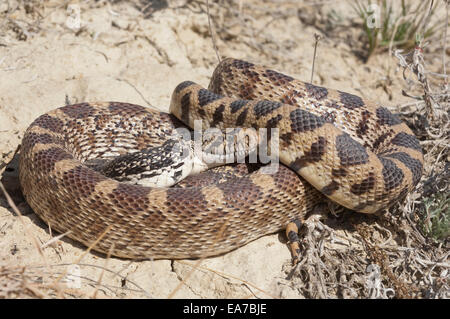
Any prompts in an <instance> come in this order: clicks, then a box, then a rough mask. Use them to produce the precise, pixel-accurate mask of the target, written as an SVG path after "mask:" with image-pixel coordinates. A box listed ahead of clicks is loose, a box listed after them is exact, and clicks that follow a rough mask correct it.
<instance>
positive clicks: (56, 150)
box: [19, 59, 423, 259]
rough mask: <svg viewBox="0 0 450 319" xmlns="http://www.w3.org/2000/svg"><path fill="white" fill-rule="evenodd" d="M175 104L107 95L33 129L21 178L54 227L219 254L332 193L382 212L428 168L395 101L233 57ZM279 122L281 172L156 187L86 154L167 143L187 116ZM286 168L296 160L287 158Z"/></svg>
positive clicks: (99, 246)
mask: <svg viewBox="0 0 450 319" xmlns="http://www.w3.org/2000/svg"><path fill="white" fill-rule="evenodd" d="M170 112H171V113H172V114H173V115H175V116H176V117H177V118H178V119H179V120H178V119H177V118H175V117H174V116H173V115H171V114H167V113H164V112H159V111H155V110H152V109H148V108H144V107H142V106H139V105H133V104H126V103H118V102H102V103H82V104H76V105H69V106H64V107H61V108H58V109H55V110H53V111H50V112H48V113H46V114H44V115H42V116H40V117H39V118H37V119H36V120H35V121H34V122H33V123H32V124H31V125H30V127H29V128H28V129H27V131H26V132H25V135H24V138H23V141H22V148H21V155H20V175H19V176H20V183H21V187H22V191H23V194H24V196H25V198H26V200H27V202H28V203H29V204H30V206H31V207H32V208H33V210H34V211H35V212H36V213H37V214H38V215H39V216H40V217H41V218H42V219H43V220H44V221H45V222H47V223H48V224H49V225H50V226H51V227H52V228H53V229H55V230H57V231H60V232H66V231H70V233H69V234H68V236H69V237H71V238H73V239H75V240H77V241H79V242H82V243H83V244H85V245H87V246H89V245H91V244H93V243H94V242H96V240H97V239H98V238H99V237H101V236H102V237H101V239H100V240H99V241H98V242H97V243H96V244H95V246H94V247H93V249H95V250H97V251H101V252H105V253H108V252H112V254H113V255H116V256H120V257H127V258H134V259H142V258H195V257H206V256H212V255H218V254H221V253H224V252H228V251H230V250H232V249H235V248H237V247H240V246H242V245H244V244H245V243H247V242H249V241H251V240H254V239H256V238H258V237H261V236H263V235H265V234H269V233H274V232H276V231H278V230H280V229H283V228H285V227H286V225H287V224H288V223H290V222H291V221H293V220H294V219H301V218H302V217H304V216H305V214H306V213H307V212H308V211H310V210H311V209H312V208H313V207H314V206H315V205H317V204H318V203H319V202H321V201H323V199H324V196H326V197H328V198H329V199H330V200H332V201H334V202H336V203H338V204H340V205H342V206H345V207H347V208H349V209H352V210H355V211H358V212H362V213H375V212H378V211H380V210H383V209H385V208H386V207H389V206H390V205H392V204H393V203H395V202H397V201H398V200H399V199H401V198H403V197H404V196H405V195H406V194H407V193H408V192H410V191H411V190H412V189H413V188H414V186H415V185H416V184H417V183H418V181H419V180H420V178H421V175H422V169H423V155H422V151H421V147H420V145H419V142H418V140H417V139H416V137H415V136H414V135H413V133H412V132H411V130H410V129H409V128H408V127H407V126H406V125H405V124H404V123H402V122H401V121H400V120H399V119H398V118H397V117H396V116H395V115H393V114H391V112H389V111H388V110H387V108H385V107H383V106H381V105H378V104H376V103H374V102H370V101H367V100H364V99H362V98H360V97H358V96H356V95H352V94H349V93H345V92H341V91H336V90H331V89H327V88H324V87H320V86H315V85H312V84H309V83H304V82H301V81H299V80H296V79H294V78H292V77H290V76H287V75H284V74H281V73H279V72H276V71H273V70H270V69H267V68H265V67H263V66H258V65H255V64H252V63H249V62H245V61H241V60H236V59H225V60H223V61H222V62H221V63H220V64H219V65H218V66H217V68H216V69H215V71H214V73H213V76H212V79H211V82H210V86H209V89H208V90H207V89H205V88H202V87H201V86H199V85H197V84H195V83H193V82H189V81H188V82H183V83H181V84H179V85H178V86H177V87H176V88H175V90H174V92H173V94H172V101H171V106H170ZM195 120H201V121H202V125H203V128H207V127H218V128H221V129H224V128H227V127H248V128H255V129H258V128H276V129H278V133H279V134H278V135H279V158H280V161H281V162H282V163H283V164H284V165H285V166H280V169H279V170H278V172H277V173H275V174H265V173H262V172H261V171H260V170H257V171H255V172H252V173H249V174H246V175H243V176H240V177H234V178H230V179H227V180H225V181H220V182H217V183H206V184H203V185H200V186H196V185H194V186H192V185H190V186H187V187H177V188H164V189H161V188H151V187H143V186H140V185H130V184H126V183H122V182H118V181H116V180H113V179H111V178H108V177H106V176H104V175H102V174H100V173H98V172H96V171H94V170H92V169H91V168H89V167H87V166H86V165H85V164H84V163H85V162H86V161H89V160H93V159H96V158H111V157H114V156H118V155H122V154H124V153H128V152H135V151H139V150H142V149H145V148H147V147H148V145H161V144H162V143H163V141H164V139H165V138H167V136H170V135H171V134H172V133H173V131H174V130H175V129H176V128H179V127H181V126H183V123H184V124H186V125H187V126H189V127H193V124H194V121H195ZM287 167H288V168H287Z"/></svg>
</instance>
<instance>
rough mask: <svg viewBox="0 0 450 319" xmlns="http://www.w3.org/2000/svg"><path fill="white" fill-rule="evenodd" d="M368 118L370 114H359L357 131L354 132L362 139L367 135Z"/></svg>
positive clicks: (365, 111) (365, 112)
mask: <svg viewBox="0 0 450 319" xmlns="http://www.w3.org/2000/svg"><path fill="white" fill-rule="evenodd" d="M369 118H370V112H369V111H367V110H364V111H362V112H361V121H360V122H359V123H358V129H357V130H356V135H357V136H359V137H362V136H363V135H365V134H366V133H367V130H368V129H369V125H368V121H369Z"/></svg>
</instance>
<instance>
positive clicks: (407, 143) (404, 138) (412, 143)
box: [391, 132, 422, 152]
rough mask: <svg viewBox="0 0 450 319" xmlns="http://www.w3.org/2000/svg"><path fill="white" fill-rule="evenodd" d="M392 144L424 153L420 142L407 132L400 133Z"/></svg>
mask: <svg viewBox="0 0 450 319" xmlns="http://www.w3.org/2000/svg"><path fill="white" fill-rule="evenodd" d="M391 143H392V144H394V145H397V146H403V147H407V148H411V149H413V150H416V151H419V152H421V151H422V147H421V146H420V144H419V141H418V140H417V138H416V137H415V136H414V135H410V134H407V133H405V132H400V133H398V134H397V135H395V136H394V138H393V139H392V140H391Z"/></svg>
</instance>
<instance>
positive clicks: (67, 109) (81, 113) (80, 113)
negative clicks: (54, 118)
mask: <svg viewBox="0 0 450 319" xmlns="http://www.w3.org/2000/svg"><path fill="white" fill-rule="evenodd" d="M60 110H61V111H63V112H64V114H66V115H67V116H69V117H71V118H76V119H82V118H86V117H88V116H89V115H91V114H92V113H94V111H95V109H94V107H93V106H91V105H89V103H80V104H73V105H67V106H64V107H61V108H60Z"/></svg>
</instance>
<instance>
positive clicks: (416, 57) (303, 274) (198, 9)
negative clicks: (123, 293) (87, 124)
mask: <svg viewBox="0 0 450 319" xmlns="http://www.w3.org/2000/svg"><path fill="white" fill-rule="evenodd" d="M209 2H210V14H211V29H212V33H213V35H214V39H215V44H214V45H215V46H217V51H218V54H219V55H226V54H229V53H230V51H229V49H227V47H233V46H234V45H236V43H240V44H245V46H246V47H247V48H248V50H254V51H255V52H257V55H259V56H261V57H264V59H265V61H266V63H265V64H273V65H277V66H278V68H279V69H285V70H290V69H292V68H296V67H298V62H297V61H298V60H299V57H298V55H297V52H298V51H296V49H298V48H297V46H296V44H295V43H293V42H292V41H289V40H288V39H285V38H283V37H280V38H278V37H274V36H273V35H272V34H271V33H270V32H267V28H270V26H271V25H272V24H273V23H279V22H280V21H283V20H284V19H287V18H289V17H292V16H293V15H296V16H297V17H298V19H299V20H300V21H301V22H302V23H303V24H304V25H305V26H308V27H309V28H313V29H314V30H315V32H316V33H317V34H318V35H320V37H321V38H322V39H321V40H319V43H318V45H317V54H318V55H319V56H320V55H321V53H322V52H321V41H327V43H334V44H335V47H336V50H338V49H339V47H340V46H341V45H344V44H345V45H346V46H348V47H349V48H351V49H350V52H352V53H353V54H354V55H355V56H357V57H359V58H360V60H359V62H360V66H359V67H361V68H363V67H364V62H367V58H368V57H369V56H370V57H371V60H372V59H373V56H376V55H385V56H390V57H391V58H392V59H395V57H396V58H397V62H398V69H393V68H390V69H388V70H387V71H386V74H385V75H384V76H383V80H382V81H380V83H379V86H381V87H382V88H383V90H384V91H385V92H387V93H388V95H389V96H390V97H391V98H392V99H393V101H392V103H395V100H396V98H399V97H401V96H402V95H403V97H406V98H407V100H405V99H403V100H402V101H406V102H404V103H403V102H402V103H401V104H397V105H396V108H395V109H394V110H396V111H397V113H398V115H399V116H400V117H401V118H402V119H403V120H404V121H405V122H406V123H407V124H408V125H409V126H410V127H411V129H412V130H413V131H414V133H415V134H416V135H417V136H418V138H419V139H420V142H421V145H422V147H423V150H424V153H425V160H426V164H425V171H424V175H423V177H422V180H421V181H420V183H419V185H418V187H417V189H416V191H415V192H413V193H411V194H409V195H408V196H407V198H406V200H405V201H404V202H402V203H401V204H398V205H396V206H395V207H394V208H392V209H390V210H389V211H386V212H385V213H384V214H382V215H379V216H362V215H358V214H356V215H355V214H353V213H350V212H345V211H344V212H340V213H336V215H330V214H325V213H323V212H317V214H314V215H312V216H311V218H310V219H309V220H308V223H307V227H305V229H304V230H303V231H302V236H301V238H302V243H301V244H302V245H301V247H302V250H303V259H302V260H301V262H300V263H299V265H297V266H296V267H294V268H293V267H292V266H291V265H289V264H286V266H285V269H284V270H283V271H284V279H283V280H281V283H280V284H281V285H285V286H289V287H292V288H293V289H295V290H297V291H298V293H299V295H300V296H304V297H306V298H449V297H450V287H449V286H450V283H449V270H450V262H449V253H450V251H449V245H450V243H449V235H450V233H449V224H450V215H449V210H450V208H449V205H450V189H449V183H448V181H449V180H450V164H449V160H450V151H449V147H450V136H449V135H450V134H449V132H450V129H449V116H450V112H449V111H450V109H449V102H450V101H449V100H450V97H449V91H448V88H449V86H448V76H447V67H446V66H447V64H448V63H447V61H448V59H449V55H450V48H448V47H447V42H448V41H447V39H448V37H449V32H448V31H447V25H448V10H449V8H448V6H449V4H448V2H447V4H446V3H445V1H437V0H436V1H422V2H421V3H422V4H420V9H417V8H416V9H414V8H412V11H411V12H408V13H407V14H404V15H402V16H401V17H400V18H398V19H397V20H396V21H397V22H394V23H393V24H392V25H390V26H389V25H386V26H383V28H385V29H386V30H385V31H386V32H385V33H386V36H385V37H384V38H383V37H382V35H381V34H378V35H377V34H373V33H370V34H369V33H368V32H369V31H370V30H369V31H368V30H364V29H363V28H361V25H363V21H362V20H361V17H358V10H360V11H359V13H361V10H363V8H364V6H365V5H366V2H362V1H361V2H359V7H357V8H356V9H355V14H354V18H353V19H351V20H349V19H347V18H343V17H342V15H341V12H340V11H339V9H338V8H337V9H331V10H330V6H329V5H328V4H329V3H330V2H328V1H298V2H297V1H283V0H278V1H275V0H265V1H256V0H255V1H238V0H234V1H225V0H224V1H221V0H219V1H212V0H210V1H209ZM331 2H334V1H331ZM388 2H391V1H388ZM68 3H69V1H65V2H61V3H59V4H56V3H55V2H54V1H53V2H51V1H37V0H36V1H33V0H28V1H27V0H22V1H12V0H7V1H6V6H5V4H3V5H2V6H1V7H0V46H6V45H7V44H6V43H4V42H2V36H9V37H10V38H11V37H13V38H15V40H14V41H29V40H30V39H31V38H33V36H34V35H35V34H38V33H42V32H46V24H45V20H46V15H45V14H44V13H43V12H44V11H46V12H49V9H48V8H47V10H44V7H45V6H49V7H50V8H51V9H50V11H51V10H64V8H65V6H66V5H67V4H68ZM119 3H122V4H123V3H129V5H131V6H134V7H135V8H138V10H140V11H141V13H142V19H152V15H153V14H154V13H155V12H157V11H158V10H180V11H179V12H181V13H182V12H184V11H183V10H188V11H190V12H194V13H195V14H198V15H199V16H202V15H206V11H207V7H206V5H205V1H200V0H198V1H196V0H192V1H167V2H166V1H164V0H160V1H144V0H141V1H139V0H132V1H120V0H116V1H113V0H111V1H85V3H84V4H83V10H87V9H89V7H90V6H92V7H98V6H100V5H105V6H107V7H108V8H109V9H108V10H114V6H115V5H117V4H119ZM431 6H432V8H433V10H434V11H433V12H435V13H436V12H437V13H444V14H441V15H440V16H438V17H436V16H435V15H434V14H433V16H432V17H431V18H428V16H426V15H423V12H427V14H428V12H431V10H430V11H428V8H430V7H431ZM414 10H418V11H420V15H421V21H425V22H427V23H425V22H424V23H422V24H421V25H414V26H412V27H411V26H410V27H411V28H414V30H408V29H407V28H408V26H405V25H404V24H405V22H408V21H410V20H411V19H413V18H414V12H415V13H416V14H419V13H418V12H417V11H414ZM427 19H430V21H431V22H430V21H426V20H427ZM399 21H400V22H399ZM198 28H199V29H198V30H197V32H198V33H199V34H202V35H203V36H204V37H205V38H210V30H209V29H208V28H205V27H204V25H199V27H198ZM402 28H403V29H402ZM405 28H406V29H405ZM398 29H401V30H402V32H404V35H402V36H403V38H402V39H401V43H396V42H395V41H396V40H395V39H397V36H396V32H397V31H396V30H398ZM423 30H426V31H425V32H424V31H423ZM430 30H431V31H430ZM388 31H389V32H388ZM412 31H414V32H412ZM78 32H79V33H80V34H81V33H83V32H84V30H83V29H80V30H79V31H78ZM130 32H132V31H130ZM370 32H371V31H370ZM421 32H422V33H421ZM416 33H419V34H422V36H424V38H423V39H418V40H419V42H418V43H414V45H411V42H410V41H411V36H414V37H415V35H416ZM374 37H375V38H378V39H379V40H376V39H374ZM386 39H391V40H392V41H387V42H386ZM383 41H384V42H383ZM311 43H312V45H313V41H311ZM405 44H408V45H405ZM312 45H311V48H312ZM401 45H403V46H401ZM212 46H213V42H211V47H212ZM401 47H402V48H403V51H399V49H400V48H401ZM311 48H307V50H308V51H311V50H312V49H311ZM227 50H228V51H227ZM161 55H162V56H164V53H161ZM1 58H2V57H1V55H0V65H1ZM204 59H206V60H207V61H209V62H210V63H215V61H214V60H215V57H214V55H210V56H209V57H207V58H204ZM169 62H170V61H169ZM316 63H318V62H317V61H316ZM311 64H312V61H311ZM316 67H318V66H317V65H316ZM319 67H320V65H319ZM384 70H386V69H384ZM315 78H316V77H315ZM394 82H395V83H396V85H397V86H394V85H393V83H394ZM398 86H401V87H403V90H402V91H400V92H399V90H398V89H397V88H398ZM392 87H395V89H394V90H397V91H393V89H392ZM1 151H2V152H6V151H8V150H1ZM4 164H6V162H5V163H4ZM2 165H3V164H2ZM3 166H4V165H3ZM12 206H14V205H13V204H12ZM347 233H351V234H352V236H351V237H348V236H346V234H347ZM37 249H38V248H37ZM58 266H59V265H45V262H44V263H43V266H40V267H36V266H27V265H21V266H17V265H3V266H0V297H4V298H22V297H32V298H35V297H38V298H41V297H66V298H71V297H73V298H85V297H95V296H97V294H96V293H97V289H99V287H101V289H107V288H105V287H103V286H102V285H101V276H100V278H99V280H98V281H95V280H92V279H91V280H85V279H83V285H85V286H88V287H91V288H92V289H93V290H90V291H88V290H83V291H82V290H70V289H66V288H64V286H63V287H61V286H60V285H58V283H59V281H60V280H61V278H62V277H63V275H64V273H63V272H61V271H60V269H59V268H58ZM257 266H258V265H252V267H257ZM105 269H107V267H106V266H105ZM43 278H44V279H43ZM44 282H47V283H48V282H52V283H53V284H52V285H48V284H47V285H44V284H42V283H44ZM133 289H135V290H136V291H139V293H142V294H143V295H144V296H145V292H143V291H142V290H140V288H139V287H138V286H137V285H136V286H135V287H134V288H133ZM87 291H88V292H87ZM267 295H268V296H271V293H270V292H267ZM281 297H282V296H281Z"/></svg>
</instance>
